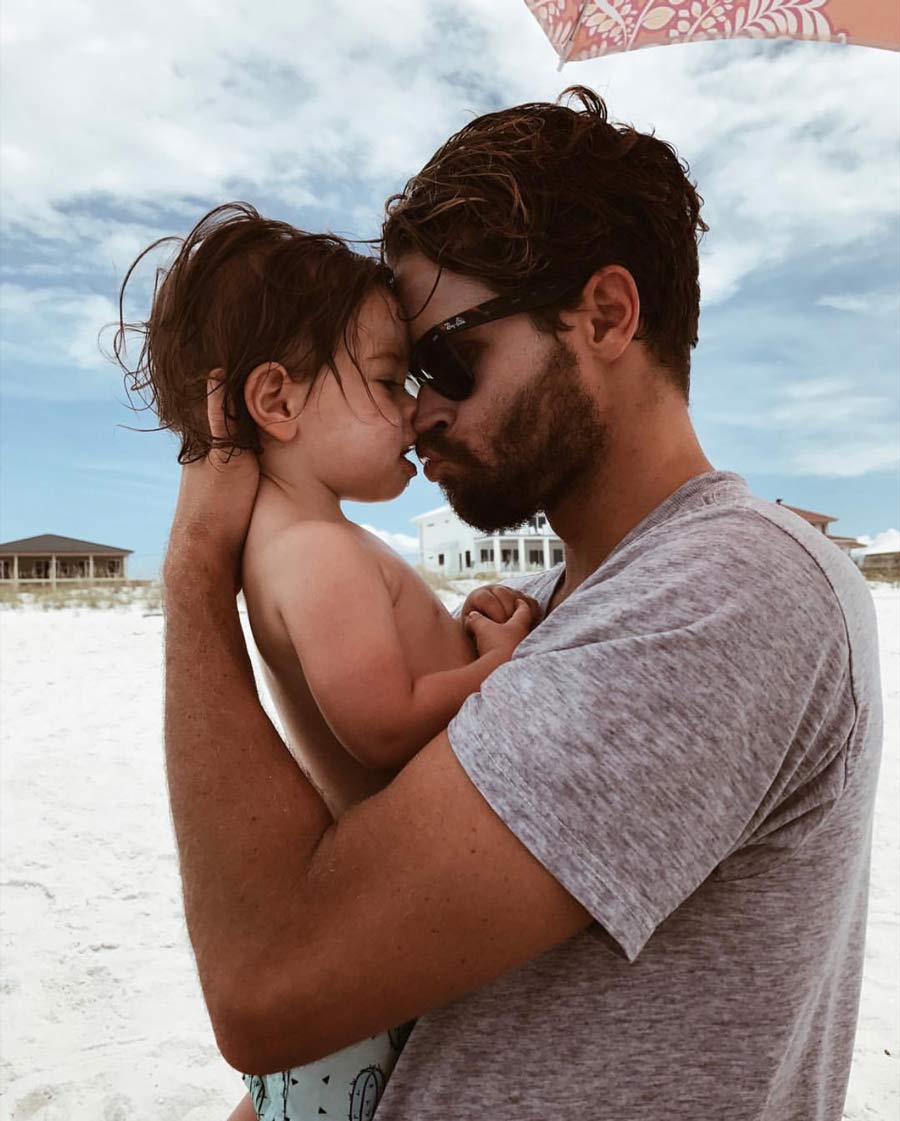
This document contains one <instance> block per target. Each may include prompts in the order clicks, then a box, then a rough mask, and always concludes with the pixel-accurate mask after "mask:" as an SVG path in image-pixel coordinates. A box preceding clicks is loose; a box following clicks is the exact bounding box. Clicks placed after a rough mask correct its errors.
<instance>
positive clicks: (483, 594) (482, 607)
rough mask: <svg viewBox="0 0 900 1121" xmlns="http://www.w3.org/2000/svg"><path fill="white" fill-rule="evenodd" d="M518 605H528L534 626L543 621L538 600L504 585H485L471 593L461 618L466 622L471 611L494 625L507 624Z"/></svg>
mask: <svg viewBox="0 0 900 1121" xmlns="http://www.w3.org/2000/svg"><path fill="white" fill-rule="evenodd" d="M518 603H526V604H527V605H528V608H529V611H530V613H531V618H532V625H533V626H534V625H536V624H537V623H539V622H540V621H541V609H540V607H539V606H538V602H537V600H536V599H533V598H532V597H531V596H527V595H525V593H524V592H517V591H516V590H515V589H514V588H507V587H505V585H503V584H485V585H484V587H481V588H476V589H475V591H474V592H470V593H469V595H468V596H467V597H466V602H465V603H464V604H463V609H462V612H461V613H460V618H461V619H462V620H463V621H465V618H466V616H467V615H468V614H469V612H470V611H478V612H480V613H481V614H482V615H484V616H485V617H486V618H487V619H490V620H491V621H492V622H494V623H505V622H507V620H509V619H511V618H512V616H513V612H514V611H515V609H516V604H518Z"/></svg>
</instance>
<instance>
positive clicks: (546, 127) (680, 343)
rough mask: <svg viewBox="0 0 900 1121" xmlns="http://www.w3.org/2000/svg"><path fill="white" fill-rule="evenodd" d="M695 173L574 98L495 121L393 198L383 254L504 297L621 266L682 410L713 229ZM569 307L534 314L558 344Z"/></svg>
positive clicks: (452, 147) (465, 137)
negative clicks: (413, 257) (409, 257)
mask: <svg viewBox="0 0 900 1121" xmlns="http://www.w3.org/2000/svg"><path fill="white" fill-rule="evenodd" d="M564 100H567V101H568V102H570V101H573V100H574V101H575V102H577V103H579V105H580V107H579V108H573V107H572V106H571V104H568V103H566V104H563V101H564ZM688 174H689V168H688V166H687V164H686V163H684V162H682V161H681V160H679V158H678V155H677V154H676V152H675V150H674V148H672V147H671V145H669V144H666V143H664V142H663V141H662V140H658V139H657V138H656V137H655V136H654V135H652V134H649V135H648V134H646V133H642V132H638V131H637V130H636V129H634V128H631V127H630V126H628V125H615V124H611V123H610V122H609V120H608V113H607V107H606V104H605V102H604V101H603V99H602V98H601V97H599V96H598V95H597V94H596V93H594V92H593V91H592V90H590V89H588V88H586V87H585V86H572V87H570V88H569V89H568V90H566V91H565V93H564V94H562V95H561V97H560V100H559V102H557V103H556V104H550V103H548V102H536V103H533V104H527V105H517V106H514V107H513V108H510V109H503V110H501V111H500V112H496V113H487V114H485V115H484V116H482V117H478V118H477V119H475V120H474V121H471V122H470V123H469V124H467V125H466V126H465V127H464V128H462V129H460V131H459V132H457V133H456V134H455V135H454V136H451V137H450V139H449V140H448V141H447V142H446V143H445V144H444V145H442V147H441V148H439V149H438V151H437V152H436V153H435V154H434V155H433V156H432V158H431V159H430V160H429V161H428V163H427V164H426V165H425V166H424V167H423V168H422V170H421V171H420V172H419V173H418V175H415V176H413V178H412V179H410V181H409V182H408V183H407V184H406V186H405V188H404V189H403V190H402V191H401V192H400V193H399V194H396V195H392V196H391V197H390V198H389V199H388V201H387V203H386V219H385V222H384V227H383V230H382V252H383V255H384V257H385V258H386V259H387V260H388V261H389V262H390V261H396V260H397V259H399V258H400V257H402V256H403V254H404V253H407V252H410V251H418V252H420V253H422V254H424V255H425V256H426V257H428V258H429V259H431V260H432V261H434V262H436V263H437V264H438V265H440V266H442V267H444V268H447V269H450V270H452V271H454V272H458V273H461V274H463V275H467V276H475V277H478V278H480V279H482V280H484V281H485V282H486V283H487V284H489V285H490V286H491V288H493V289H494V290H495V291H497V292H498V293H505V292H510V291H514V290H516V289H518V288H521V287H522V286H523V285H525V284H526V283H527V284H532V283H534V282H540V281H543V280H547V281H555V280H565V279H567V278H569V277H571V278H572V280H573V282H574V283H575V284H580V283H582V282H586V281H587V279H588V277H589V276H590V275H591V274H592V273H593V272H595V271H596V270H598V269H600V268H603V267H604V266H606V265H611V264H617V265H621V266H623V267H624V268H626V269H627V270H628V271H629V272H630V273H631V275H632V276H633V278H634V281H635V283H636V285H637V289H638V293H639V295H640V300H641V315H640V323H639V328H638V333H637V334H636V336H635V337H636V338H637V339H640V340H642V341H643V342H644V343H645V344H646V346H647V348H648V349H649V351H650V352H651V354H652V355H653V356H654V357H655V358H656V360H657V361H658V362H659V363H660V364H661V365H662V366H663V367H665V369H666V371H667V373H668V374H669V375H670V377H671V380H672V381H673V382H674V383H675V384H676V385H677V386H678V387H679V388H680V389H681V391H682V393H683V394H684V396H685V398H687V396H688V392H689V386H690V368H691V359H690V355H691V349H692V347H694V346H695V345H696V343H697V329H698V321H699V316H700V285H699V279H698V274H699V259H698V244H699V241H700V238H701V237H702V235H703V234H704V233H705V232H706V230H707V229H708V227H707V225H706V223H705V222H704V221H703V220H702V219H701V217H700V207H701V205H702V202H703V200H702V198H701V197H700V195H698V193H697V190H696V188H695V186H694V184H693V183H692V182H691V180H690V179H689V178H688ZM573 306H575V305H574V303H573V302H572V300H569V301H568V302H566V301H560V302H558V303H557V304H556V305H555V306H553V307H550V308H548V309H546V310H545V311H544V310H542V311H540V312H534V313H532V315H533V318H534V320H535V322H536V324H537V325H538V326H539V327H541V328H542V329H546V330H550V331H554V332H556V331H560V330H562V329H563V324H562V323H561V321H560V319H559V312H560V311H561V310H563V309H564V308H566V307H573Z"/></svg>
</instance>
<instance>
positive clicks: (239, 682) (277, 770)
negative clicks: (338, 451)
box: [165, 553, 332, 1024]
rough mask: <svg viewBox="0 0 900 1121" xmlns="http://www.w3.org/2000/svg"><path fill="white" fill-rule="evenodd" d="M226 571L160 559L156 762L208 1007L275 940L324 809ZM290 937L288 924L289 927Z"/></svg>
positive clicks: (186, 558)
mask: <svg viewBox="0 0 900 1121" xmlns="http://www.w3.org/2000/svg"><path fill="white" fill-rule="evenodd" d="M232 588H233V580H232V576H231V573H230V570H229V569H228V568H227V567H226V566H220V565H218V564H217V563H216V562H215V561H213V560H211V559H210V560H207V561H204V559H203V558H202V556H200V557H198V556H197V555H196V553H192V554H184V553H183V554H182V555H181V556H180V557H179V556H178V555H177V554H176V556H175V557H174V558H172V559H170V560H169V562H167V568H166V577H165V601H166V639H165V645H166V693H165V742H166V768H167V777H168V784H169V797H170V800H171V807H172V816H173V820H174V824H175V834H176V839H177V843H178V853H179V861H180V866H181V875H182V881H183V886H184V900H185V914H186V918H187V924H188V931H189V933H190V937H191V942H192V944H193V947H194V952H195V954H196V956H197V965H198V969H199V972H200V979H201V982H202V984H203V989H204V994H205V996H206V1000H207V1005H208V1006H209V1009H210V1013H211V1014H212V1016H213V1022H214V1024H215V1022H216V1008H217V1007H221V1006H222V1004H224V1003H227V1002H228V1001H229V1000H231V999H232V992H233V990H229V991H225V990H226V989H227V987H228V986H230V985H232V984H236V983H237V982H238V978H237V977H235V974H236V973H241V974H242V978H241V979H242V981H243V983H244V985H245V986H246V987H247V988H248V991H252V984H253V974H254V972H256V970H257V967H258V966H259V965H261V964H262V963H263V961H264V959H265V957H266V954H267V948H268V947H270V946H271V945H272V944H273V940H274V941H275V942H276V943H277V941H278V934H279V926H280V923H281V922H282V921H283V920H284V918H285V917H286V916H285V908H284V907H283V901H284V899H285V893H286V892H291V893H292V894H293V897H294V906H293V909H292V914H293V916H294V918H296V916H297V907H296V902H297V899H296V894H297V892H298V891H300V890H302V877H303V874H304V871H305V869H306V867H307V865H308V862H309V859H310V856H311V854H312V853H313V852H314V850H315V848H316V846H317V844H318V842H319V841H320V839H321V837H322V835H323V834H324V832H325V831H326V829H327V828H328V826H329V825H330V824H331V820H332V819H331V816H330V814H329V813H328V810H327V808H326V807H325V804H324V803H323V802H322V800H321V798H320V797H319V795H318V794H317V793H316V791H315V789H314V788H313V786H312V785H311V784H310V783H309V782H308V781H307V780H306V778H305V777H304V776H303V774H302V772H301V771H300V769H299V768H298V767H297V765H296V763H294V761H293V759H292V757H291V755H290V754H289V752H288V751H287V750H286V748H285V745H284V744H283V742H282V740H281V738H280V737H279V735H278V733H277V732H276V730H275V728H274V727H273V726H272V724H271V722H270V721H269V719H268V717H267V716H266V714H265V712H264V711H263V709H262V706H261V705H260V703H259V699H258V696H257V692H256V686H255V682H254V679H253V671H252V667H251V664H250V659H249V657H248V654H247V649H246V644H245V642H244V637H243V632H242V630H241V626H240V620H239V618H238V613H237V608H236V604H235V601H234V595H233V591H232ZM295 936H296V932H295Z"/></svg>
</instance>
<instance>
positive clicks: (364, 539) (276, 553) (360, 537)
mask: <svg viewBox="0 0 900 1121" xmlns="http://www.w3.org/2000/svg"><path fill="white" fill-rule="evenodd" d="M368 538H369V535H368V534H366V533H365V531H362V530H360V529H359V527H357V526H353V525H341V524H340V523H336V522H325V521H321V522H320V521H310V520H308V519H304V520H302V521H297V522H292V523H291V524H289V525H285V526H282V527H281V528H279V529H278V530H277V531H276V532H274V533H272V534H271V535H270V536H269V537H268V538H267V539H266V540H265V541H262V542H258V543H257V549H258V551H259V552H260V553H261V554H263V555H264V557H265V560H264V563H265V564H267V565H277V566H278V567H281V566H282V565H284V564H286V563H287V564H290V566H291V568H292V569H293V570H294V571H297V570H298V569H300V570H302V571H305V572H311V571H316V570H321V569H329V570H330V569H333V568H334V567H335V566H340V567H344V566H350V567H358V566H366V567H368V566H370V565H371V566H373V567H377V566H378V562H379V555H378V553H377V552H376V551H375V550H374V549H373V548H372V546H371V544H370V541H369V540H368ZM376 540H377V539H376Z"/></svg>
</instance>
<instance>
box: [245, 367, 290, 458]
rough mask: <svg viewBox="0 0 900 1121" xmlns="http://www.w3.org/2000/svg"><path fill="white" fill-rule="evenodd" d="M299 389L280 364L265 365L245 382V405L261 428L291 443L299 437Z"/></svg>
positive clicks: (268, 434) (273, 436)
mask: <svg viewBox="0 0 900 1121" xmlns="http://www.w3.org/2000/svg"><path fill="white" fill-rule="evenodd" d="M298 390H299V386H298V384H297V382H295V381H292V380H291V377H290V375H289V374H288V372H287V370H286V369H285V368H284V366H282V365H281V364H280V363H279V362H263V363H261V364H260V365H259V366H257V367H256V368H255V369H254V370H252V371H251V372H250V374H249V376H248V377H247V380H246V382H244V402H245V403H246V405H247V411H248V412H249V413H250V415H251V416H252V417H253V420H254V422H255V423H256V425H257V427H259V428H260V429H261V430H262V431H263V432H265V433H266V435H267V436H271V437H272V438H273V439H274V440H278V441H280V442H281V443H288V441H290V440H293V439H294V437H295V436H296V435H297V418H298V417H299V415H300V403H299V401H298V397H299V393H298Z"/></svg>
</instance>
